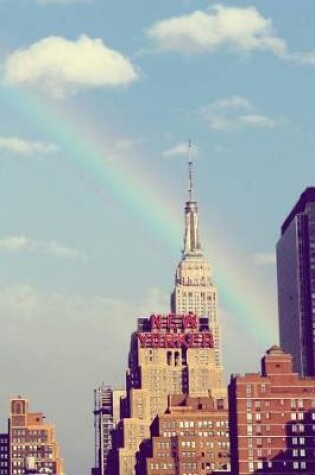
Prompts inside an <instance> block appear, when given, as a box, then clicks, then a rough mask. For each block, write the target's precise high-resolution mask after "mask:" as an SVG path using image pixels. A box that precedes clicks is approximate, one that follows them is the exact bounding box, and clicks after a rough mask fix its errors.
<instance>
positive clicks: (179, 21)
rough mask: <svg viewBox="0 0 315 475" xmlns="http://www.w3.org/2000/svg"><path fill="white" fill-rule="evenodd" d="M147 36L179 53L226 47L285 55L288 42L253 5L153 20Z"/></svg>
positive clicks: (237, 50)
mask: <svg viewBox="0 0 315 475" xmlns="http://www.w3.org/2000/svg"><path fill="white" fill-rule="evenodd" d="M148 36H149V38H151V40H153V42H154V43H155V44H156V46H157V47H158V48H159V49H161V50H166V51H167V50H168V51H178V52H180V53H187V52H188V53H202V52H211V51H214V50H217V49H220V48H227V49H228V50H232V51H235V52H238V53H244V52H251V51H255V50H265V51H269V52H271V53H273V54H275V55H277V56H283V57H285V56H286V55H287V44H286V42H285V41H284V40H283V39H281V38H279V37H278V36H276V34H275V33H274V31H273V25H272V20H271V19H269V18H265V17H264V16H263V15H262V14H261V13H260V12H259V11H258V10H257V9H256V8H255V7H245V8H242V7H225V6H222V5H215V6H213V7H212V8H211V10H210V11H209V12H203V11H200V10H196V11H194V12H193V13H191V14H189V15H183V16H178V17H173V18H169V19H167V20H163V21H160V22H157V23H155V24H154V25H153V26H152V27H151V28H150V29H149V30H148Z"/></svg>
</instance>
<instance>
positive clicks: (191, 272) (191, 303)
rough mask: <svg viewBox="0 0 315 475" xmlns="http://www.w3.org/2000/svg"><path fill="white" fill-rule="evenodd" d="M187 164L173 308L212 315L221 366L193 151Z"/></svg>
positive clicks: (214, 294)
mask: <svg viewBox="0 0 315 475" xmlns="http://www.w3.org/2000/svg"><path fill="white" fill-rule="evenodd" d="M188 165H189V190H188V191H189V196H188V201H187V202H186V205H185V231H184V247H183V251H182V258H181V261H180V262H179V264H178V266H177V269H176V275H175V288H174V290H173V292H172V295H171V311H172V313H175V314H178V315H182V314H184V313H189V312H193V313H195V314H197V315H198V316H207V317H208V318H209V321H210V323H209V325H210V328H211V331H212V333H213V336H214V347H215V356H216V365H217V366H218V367H221V332H220V324H219V319H218V298H217V289H216V287H215V285H214V283H213V280H212V276H211V271H210V266H209V262H208V260H207V259H206V258H205V256H204V253H203V250H202V246H201V242H200V230H199V215H198V205H197V201H196V200H195V199H194V196H193V180H192V173H193V171H192V160H191V156H190V153H189V162H188ZM221 371H222V370H221Z"/></svg>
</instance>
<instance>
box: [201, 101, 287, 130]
mask: <svg viewBox="0 0 315 475" xmlns="http://www.w3.org/2000/svg"><path fill="white" fill-rule="evenodd" d="M200 113H201V115H202V117H203V118H204V119H205V120H206V122H207V123H208V125H209V127H210V128H211V129H212V130H218V131H225V130H233V129H239V128H244V127H250V128H256V129H272V128H274V127H277V126H279V125H282V124H283V123H285V122H286V121H285V119H284V118H283V117H269V116H266V115H262V114H260V113H258V112H257V111H256V109H255V107H254V106H253V104H251V102H250V101H249V100H248V99H246V98H245V97H241V96H237V95H234V96H230V97H225V98H222V99H217V100H215V101H213V102H211V103H210V104H208V105H206V106H203V107H201V108H200Z"/></svg>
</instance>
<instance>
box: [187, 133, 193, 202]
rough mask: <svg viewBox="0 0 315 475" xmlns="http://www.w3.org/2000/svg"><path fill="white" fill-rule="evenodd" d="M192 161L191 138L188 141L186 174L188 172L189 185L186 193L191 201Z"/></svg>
mask: <svg viewBox="0 0 315 475" xmlns="http://www.w3.org/2000/svg"><path fill="white" fill-rule="evenodd" d="M193 163H194V162H193V161H192V148H191V139H189V141H188V174H189V187H188V193H189V201H192V197H193V189H194V185H193Z"/></svg>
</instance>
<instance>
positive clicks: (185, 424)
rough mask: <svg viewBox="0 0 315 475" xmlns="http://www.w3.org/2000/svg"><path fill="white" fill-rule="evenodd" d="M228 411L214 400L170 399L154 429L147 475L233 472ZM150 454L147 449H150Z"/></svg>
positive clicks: (197, 398) (208, 398) (219, 401)
mask: <svg viewBox="0 0 315 475" xmlns="http://www.w3.org/2000/svg"><path fill="white" fill-rule="evenodd" d="M229 440H230V439H229V429H228V411H227V408H226V406H225V402H224V401H223V400H222V399H221V400H215V399H214V398H212V397H189V396H187V395H184V396H171V397H170V403H169V407H168V410H167V412H166V413H165V414H163V415H161V416H158V417H157V419H156V421H154V423H153V425H152V429H151V446H150V448H149V451H150V452H151V453H150V456H148V457H145V462H146V467H145V469H146V471H144V470H141V469H140V470H139V473H146V474H147V475H165V474H167V475H184V474H188V473H189V474H191V475H210V474H216V473H221V474H224V473H226V474H227V473H229V474H230V473H231V472H230V441H229ZM147 451H148V450H147Z"/></svg>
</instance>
